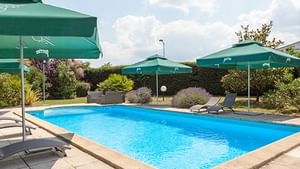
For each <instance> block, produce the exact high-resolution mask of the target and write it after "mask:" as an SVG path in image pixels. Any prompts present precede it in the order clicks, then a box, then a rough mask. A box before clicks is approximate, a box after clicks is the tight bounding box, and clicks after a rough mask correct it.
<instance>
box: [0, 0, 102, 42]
mask: <svg viewBox="0 0 300 169" xmlns="http://www.w3.org/2000/svg"><path fill="white" fill-rule="evenodd" d="M0 19H1V27H0V34H2V35H22V36H26V35H28V36H33V35H36V36H81V37H90V36H92V35H93V33H94V28H96V26H97V22H96V21H97V18H96V17H92V16H89V15H85V14H81V13H78V12H75V11H71V10H68V9H63V8H59V7H55V6H51V5H47V4H43V3H42V1H41V0H0ZM3 25H5V26H3Z"/></svg>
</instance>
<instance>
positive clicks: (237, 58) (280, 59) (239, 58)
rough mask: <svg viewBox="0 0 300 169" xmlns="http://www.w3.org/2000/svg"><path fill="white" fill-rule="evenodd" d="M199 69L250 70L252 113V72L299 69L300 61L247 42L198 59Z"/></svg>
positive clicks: (252, 42) (253, 42) (255, 43)
mask: <svg viewBox="0 0 300 169" xmlns="http://www.w3.org/2000/svg"><path fill="white" fill-rule="evenodd" d="M197 65H198V66H199V67H209V68H220V69H240V70H248V111H250V70H251V69H260V68H279V67H298V66H300V59H299V58H297V57H294V56H291V55H289V54H286V53H284V52H280V51H278V50H275V49H271V48H268V47H264V46H263V45H262V43H259V42H256V41H252V40H245V41H242V42H240V43H237V44H235V45H233V46H232V47H231V48H227V49H224V50H221V51H219V52H216V53H213V54H210V55H208V56H205V57H202V58H199V59H197Z"/></svg>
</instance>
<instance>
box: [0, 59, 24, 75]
mask: <svg viewBox="0 0 300 169" xmlns="http://www.w3.org/2000/svg"><path fill="white" fill-rule="evenodd" d="M20 70H21V68H20V61H18V60H17V59H1V60H0V72H7V73H16V72H20ZM24 71H25V72H29V68H28V67H27V66H26V65H25V66H24Z"/></svg>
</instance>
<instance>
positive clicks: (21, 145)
mask: <svg viewBox="0 0 300 169" xmlns="http://www.w3.org/2000/svg"><path fill="white" fill-rule="evenodd" d="M66 145H67V144H66V143H65V142H62V141H59V140H54V139H32V140H25V141H23V142H17V143H13V144H10V145H8V146H5V147H2V148H0V159H4V158H7V157H9V156H11V155H14V154H16V153H20V152H24V151H30V150H34V149H43V148H45V149H47V148H59V149H63V150H64V149H65V148H66V147H65V146H66Z"/></svg>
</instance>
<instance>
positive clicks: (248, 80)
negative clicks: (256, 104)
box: [248, 63, 250, 112]
mask: <svg viewBox="0 0 300 169" xmlns="http://www.w3.org/2000/svg"><path fill="white" fill-rule="evenodd" d="M248 112H250V64H249V63H248Z"/></svg>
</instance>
